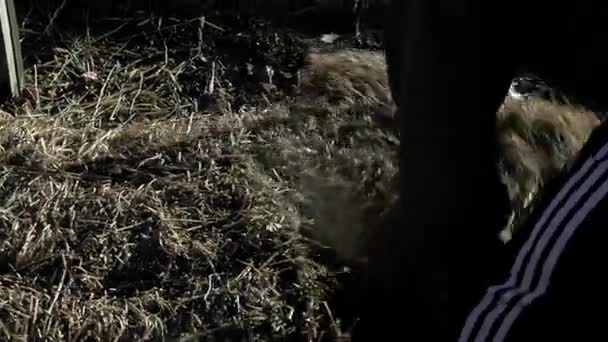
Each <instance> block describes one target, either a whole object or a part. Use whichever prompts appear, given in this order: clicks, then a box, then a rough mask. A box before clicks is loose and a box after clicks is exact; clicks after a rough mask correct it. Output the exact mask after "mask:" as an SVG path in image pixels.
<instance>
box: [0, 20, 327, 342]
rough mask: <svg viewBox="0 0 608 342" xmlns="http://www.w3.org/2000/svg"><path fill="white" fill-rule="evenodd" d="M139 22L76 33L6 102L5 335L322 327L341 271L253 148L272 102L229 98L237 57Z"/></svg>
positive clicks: (0, 153)
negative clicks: (328, 264) (128, 31)
mask: <svg viewBox="0 0 608 342" xmlns="http://www.w3.org/2000/svg"><path fill="white" fill-rule="evenodd" d="M195 24H196V23H194V24H192V25H195ZM187 25H188V24H184V26H186V27H188V26H187ZM192 25H191V26H192ZM194 27H196V26H194ZM190 28H192V27H190ZM143 29H144V34H149V36H150V37H148V38H149V39H150V41H149V42H148V44H142V42H141V40H140V41H137V39H136V38H131V39H124V38H123V39H122V40H118V39H116V38H108V37H106V38H103V35H101V34H100V35H98V36H93V35H92V36H86V35H80V34H72V35H68V34H65V35H64V36H63V37H60V38H59V40H58V41H57V42H55V44H56V47H54V48H53V50H51V51H45V50H42V54H41V55H44V54H45V53H48V55H46V56H43V57H44V58H46V60H45V59H42V58H41V57H40V56H35V55H34V56H33V57H38V58H41V59H40V60H38V63H36V64H33V65H31V62H32V59H33V58H32V56H30V57H29V58H30V65H31V66H30V67H29V68H28V69H27V72H26V84H27V86H26V89H25V92H24V94H25V95H24V96H23V97H22V98H19V99H16V100H14V101H12V102H9V103H8V104H6V106H5V107H4V112H3V116H2V120H1V122H0V160H1V163H0V165H1V166H0V180H1V181H0V193H1V196H0V208H1V210H0V237H1V241H2V245H1V246H0V271H1V272H0V273H1V274H0V317H2V319H0V336H1V338H2V339H7V340H8V339H16V338H25V339H28V340H29V339H42V338H44V339H45V340H49V341H62V340H85V339H86V340H159V339H165V338H176V337H180V336H186V335H189V334H194V335H195V336H198V337H200V338H203V339H205V340H209V339H211V338H212V337H215V338H217V339H219V340H225V338H227V337H228V336H230V337H232V338H236V337H238V336H241V337H247V338H251V339H255V340H260V339H265V340H268V339H271V338H272V339H277V338H278V339H281V338H283V339H285V338H296V337H299V338H302V339H309V338H310V339H317V338H318V337H319V336H320V334H322V333H324V331H325V330H327V327H328V326H329V321H328V320H326V318H327V317H328V312H327V308H326V306H325V305H324V304H323V301H324V300H325V299H326V298H327V297H328V295H329V293H330V289H331V286H332V284H333V278H332V277H331V276H330V274H329V273H328V271H327V269H326V268H325V267H324V266H322V265H320V264H319V263H317V262H315V261H314V260H312V259H311V258H310V257H309V255H311V252H310V250H309V248H308V247H307V244H305V243H304V242H303V241H302V239H301V238H300V236H299V234H298V215H297V211H296V210H295V208H294V207H293V205H291V204H290V203H289V202H287V201H286V200H285V197H286V194H287V193H289V192H290V191H292V189H290V187H289V186H288V185H289V184H288V183H287V182H285V181H283V180H282V179H281V178H280V177H279V176H278V174H276V173H268V172H267V170H264V169H263V167H262V166H260V164H259V163H258V162H257V161H256V154H258V153H259V151H260V150H264V149H265V148H266V146H267V144H268V139H269V134H270V133H264V134H262V133H260V134H258V135H254V134H252V133H251V130H252V129H255V125H256V123H257V122H258V121H260V120H261V117H260V116H259V115H258V114H256V113H257V112H251V113H243V114H242V115H239V114H235V113H232V112H231V111H230V110H229V108H230V105H233V104H234V102H231V101H234V98H235V93H234V92H232V91H233V89H234V88H231V87H230V86H229V85H226V84H228V82H227V79H228V76H227V74H228V73H227V72H225V70H227V69H228V68H230V67H234V65H230V64H228V62H225V61H222V60H221V58H218V59H216V60H215V62H216V63H215V64H213V63H211V61H210V62H209V63H205V62H204V61H201V58H202V55H201V54H200V53H198V52H196V51H195V52H194V54H193V55H192V56H190V55H188V54H187V53H186V54H184V53H183V51H184V50H185V49H188V46H182V47H181V48H180V45H179V43H182V44H184V45H186V44H191V43H192V42H191V41H187V40H184V42H180V40H179V39H176V38H175V37H173V39H174V40H173V41H168V40H167V39H166V38H165V37H162V36H161V37H159V36H158V35H157V36H154V35H155V34H156V33H155V31H154V30H153V29H150V28H147V27H144V28H143ZM146 29H147V31H146ZM150 32H151V33H150ZM39 37H40V34H39V33H37V32H36V31H35V30H34V29H30V30H29V31H28V32H27V33H26V34H25V35H24V39H25V43H24V45H26V46H28V45H27V44H28V42H32V41H38V42H40V40H39ZM122 37H124V35H123V36H122ZM138 37H141V36H138ZM195 43H196V42H195ZM30 44H31V43H30ZM32 45H34V44H32ZM159 46H161V47H163V48H159ZM29 51H30V52H32V53H35V52H36V51H32V50H29ZM34 61H36V60H35V59H34ZM222 62H225V64H223V65H222ZM213 65H215V68H216V69H215V71H213V68H214V66H213ZM211 75H215V78H214V77H212V76H211ZM197 82H198V83H197ZM210 83H211V84H213V87H214V90H213V91H211V90H210V89H209V88H210V87H211V86H210ZM195 86H196V87H200V88H198V89H195V88H194V87H195ZM197 91H201V92H206V94H207V95H208V96H209V97H213V99H215V100H216V102H217V105H216V108H217V109H216V110H215V111H214V110H213V109H209V108H206V110H205V111H204V112H203V111H202V109H200V110H199V111H198V112H197V111H195V104H194V103H193V96H194V95H197ZM199 95H201V96H202V95H204V94H200V93H199ZM258 98H260V97H258ZM252 102H254V101H252ZM248 125H249V126H251V127H248ZM275 174H276V176H275Z"/></svg>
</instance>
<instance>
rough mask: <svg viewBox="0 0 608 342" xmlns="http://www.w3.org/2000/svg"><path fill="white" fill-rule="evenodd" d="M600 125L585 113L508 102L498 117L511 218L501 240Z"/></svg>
mask: <svg viewBox="0 0 608 342" xmlns="http://www.w3.org/2000/svg"><path fill="white" fill-rule="evenodd" d="M599 123H600V121H599V120H598V118H597V115H596V114H595V113H593V112H590V111H587V110H585V109H584V108H577V107H572V106H568V105H563V104H558V103H555V102H550V101H548V100H543V99H531V100H523V99H514V98H507V99H506V100H505V102H504V104H503V106H502V107H501V108H500V110H499V112H498V131H499V132H500V135H499V139H500V145H501V150H502V154H501V160H500V166H501V167H500V170H501V173H502V179H503V182H504V183H505V184H506V185H507V189H508V191H509V196H510V199H511V204H512V213H511V218H510V221H509V224H508V226H507V227H506V229H505V231H504V233H503V238H504V239H507V240H508V239H510V237H511V234H512V233H513V232H515V231H517V229H518V228H519V227H520V226H521V225H522V223H523V222H524V221H525V218H526V217H528V215H529V213H530V212H531V210H532V209H533V208H534V200H535V199H536V198H537V194H538V193H539V191H541V190H542V189H543V187H544V185H545V184H546V183H547V182H549V181H551V180H552V179H553V178H554V177H555V176H557V174H558V173H559V172H560V171H561V170H562V168H563V167H564V165H565V163H566V162H568V161H569V160H571V159H572V158H573V157H574V156H575V155H576V154H577V153H578V151H580V149H581V148H582V147H583V145H584V143H585V142H586V141H587V139H588V138H589V135H590V134H591V132H592V131H593V129H594V128H595V127H597V126H598V125H599Z"/></svg>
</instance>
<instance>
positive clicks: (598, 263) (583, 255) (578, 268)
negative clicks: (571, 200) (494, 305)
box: [462, 123, 608, 341]
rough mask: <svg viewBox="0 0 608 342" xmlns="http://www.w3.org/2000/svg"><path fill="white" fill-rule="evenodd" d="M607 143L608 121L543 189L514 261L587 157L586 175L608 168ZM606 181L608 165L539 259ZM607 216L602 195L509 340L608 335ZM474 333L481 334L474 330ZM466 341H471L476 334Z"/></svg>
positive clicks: (582, 338) (607, 202) (514, 244)
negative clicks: (607, 309) (602, 153)
mask: <svg viewBox="0 0 608 342" xmlns="http://www.w3.org/2000/svg"><path fill="white" fill-rule="evenodd" d="M607 145H608V123H604V124H602V125H601V126H600V127H598V128H597V129H596V130H595V131H594V132H593V134H592V136H591V137H590V139H589V140H588V141H587V143H586V144H585V146H584V147H583V149H582V151H581V152H580V153H579V155H578V156H577V158H576V160H575V161H573V162H572V164H571V165H570V166H569V167H568V169H567V170H565V171H564V172H563V174H562V175H561V176H560V177H559V178H558V179H557V180H556V181H554V182H552V183H550V185H549V187H548V188H547V189H546V190H545V191H544V194H543V198H542V200H541V202H540V203H539V205H538V206H537V208H536V210H535V211H534V213H533V215H532V216H531V217H530V219H529V221H528V224H527V225H528V226H527V227H526V228H525V232H526V234H519V235H517V236H516V238H515V239H514V241H512V242H511V246H510V248H511V250H512V253H511V256H512V259H511V263H513V262H514V260H515V258H516V256H517V253H518V252H519V251H520V249H521V248H522V246H524V244H525V242H526V241H527V240H528V239H529V238H530V233H531V232H532V229H533V227H534V225H535V224H536V223H537V222H538V220H539V219H540V216H541V215H542V214H543V213H544V211H545V209H546V208H547V206H548V205H549V203H550V202H551V201H552V200H553V199H554V198H555V196H556V195H557V193H558V192H559V191H560V190H561V189H562V188H563V187H564V185H565V183H566V182H567V181H568V180H569V179H570V177H571V176H572V175H573V174H574V173H575V172H577V171H578V170H580V169H581V167H582V166H583V164H584V163H586V162H587V161H588V160H589V158H594V159H595V160H594V164H593V166H592V167H591V168H590V169H589V170H588V172H587V176H586V177H589V175H590V174H591V173H592V172H594V171H597V170H599V169H600V168H605V169H606V170H608V165H607V164H608V162H605V159H606V158H605V157H604V158H603V159H602V158H600V156H599V151H600V150H601V149H602V148H603V147H604V146H607ZM586 177H583V178H582V179H581V180H580V181H579V182H577V183H575V186H574V187H573V189H572V191H576V190H577V189H578V188H579V187H580V186H581V184H582V183H583V182H584V181H585V180H587V179H588V178H586ZM603 182H605V183H608V171H603V175H602V176H600V177H599V178H598V180H597V181H596V182H595V183H594V186H592V187H591V188H590V191H589V192H588V193H586V194H585V195H583V196H582V197H581V201H580V202H579V203H578V204H577V205H576V206H575V207H574V210H573V211H572V212H570V213H569V214H568V215H566V217H565V220H564V223H563V224H561V225H560V226H558V227H559V228H558V230H557V232H556V236H553V237H552V238H551V239H548V240H547V241H548V243H547V248H546V250H545V251H544V252H543V253H542V254H541V260H546V258H547V255H548V251H549V250H550V249H551V247H554V246H555V243H556V240H557V235H559V234H560V233H562V232H563V231H564V229H565V222H567V221H568V219H570V218H572V217H573V216H574V215H576V214H577V213H579V212H580V210H581V206H582V203H583V202H585V200H587V199H589V198H590V197H591V196H592V195H593V194H594V193H596V192H597V190H598V189H599V187H600V186H601V185H602V183H603ZM607 220H608V200H607V198H606V197H602V198H601V200H600V202H599V204H598V205H597V206H596V207H595V208H594V209H593V210H591V211H590V212H589V214H588V215H586V216H584V219H583V221H582V223H581V224H580V225H579V226H578V228H577V229H576V230H575V231H574V234H573V235H572V237H571V238H570V239H569V240H568V243H567V244H566V245H565V248H564V249H563V252H562V253H561V254H559V255H560V257H559V259H557V260H558V261H557V264H556V267H555V269H554V271H553V273H552V274H553V275H552V277H551V278H550V281H549V286H548V288H547V290H546V292H545V293H544V295H542V296H540V297H539V298H538V299H536V300H535V301H532V302H531V304H529V305H528V306H526V307H525V308H524V309H523V310H522V311H521V314H520V315H519V316H518V318H517V319H516V320H514V323H513V325H512V326H511V328H510V329H509V330H508V331H509V332H508V334H507V335H506V339H505V341H534V340H543V341H564V340H572V341H586V340H591V339H592V338H593V340H604V339H606V338H608V332H607V331H606V329H604V325H603V324H602V323H603V321H604V317H605V315H604V311H603V309H604V308H605V307H606V304H608V295H607V294H606V293H607V292H606V289H607V288H608V287H607V286H608V280H606V278H605V275H606V272H605V271H604V270H605V269H606V268H605V267H604V265H603V263H604V257H603V253H604V249H605V248H606V247H605V244H606V238H607V237H608V236H607V234H606V227H605V225H606V222H608V221H607ZM537 240H539V239H537ZM525 260H526V262H525V263H524V265H527V263H529V262H530V258H527V259H525ZM524 268H525V267H524ZM540 274H541V272H540V269H537V270H536V272H535V273H534V278H533V281H532V283H533V284H536V283H537V282H538V281H539V278H540ZM508 275H509V274H508V273H505V275H504V279H506V278H507V277H508ZM520 277H521V275H520ZM520 297H521V296H520ZM513 303H514V301H511V302H509V305H508V306H507V310H505V312H504V313H503V314H501V315H500V316H499V318H498V319H497V320H496V323H495V324H494V325H493V326H492V329H491V332H490V335H489V337H488V338H487V339H486V340H487V341H498V339H494V338H495V334H496V332H497V331H498V326H499V325H500V324H502V323H503V322H504V320H505V316H506V313H508V312H510V311H509V310H510V309H512V307H513ZM486 316H487V315H481V316H480V317H479V319H478V320H477V325H476V327H477V328H479V325H480V321H481V320H483V319H485V317H486ZM475 330H477V329H475ZM472 336H477V335H476V334H473V335H472ZM462 341H473V339H467V340H462Z"/></svg>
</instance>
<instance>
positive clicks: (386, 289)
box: [354, 0, 608, 341]
mask: <svg viewBox="0 0 608 342" xmlns="http://www.w3.org/2000/svg"><path fill="white" fill-rule="evenodd" d="M593 5H596V6H597V4H595V3H594V4H593ZM386 13H387V14H386V18H387V20H386V33H385V38H386V42H385V44H386V46H385V47H386V57H387V63H388V73H389V78H390V83H391V92H392V95H393V98H394V100H395V102H396V105H397V107H398V110H397V111H398V114H397V115H398V116H399V119H400V120H399V124H400V135H401V151H400V153H401V165H400V167H401V171H400V173H401V179H400V182H401V183H400V186H401V207H400V208H395V210H394V213H393V216H392V218H390V220H389V221H390V222H387V223H386V224H387V225H388V226H389V227H390V228H389V229H390V230H391V233H390V238H389V239H388V240H389V242H390V243H386V244H380V245H378V246H377V250H376V251H375V252H374V253H373V254H372V255H371V257H370V267H369V269H370V270H371V271H370V283H369V288H368V291H369V292H368V293H369V298H370V299H369V300H368V301H367V302H365V309H364V314H363V317H362V320H361V322H360V325H359V329H358V330H357V331H356V332H355V334H354V337H355V340H358V339H359V340H370V341H375V340H395V337H392V336H391V335H395V336H397V339H398V340H403V341H406V340H411V341H456V340H457V338H458V335H459V332H460V330H461V329H462V327H463V324H464V321H465V319H466V316H467V315H468V313H469V312H470V310H471V309H472V308H473V307H474V306H475V304H476V303H477V302H478V301H479V299H480V298H481V297H482V296H483V293H484V291H485V290H486V288H487V287H488V286H490V285H492V284H496V283H498V282H501V281H502V280H503V277H504V275H505V274H508V268H509V267H510V264H511V263H512V259H513V257H512V256H513V251H511V250H510V248H508V247H505V246H504V245H503V244H501V243H500V242H499V240H498V238H497V234H498V230H499V229H500V228H501V227H502V224H503V223H504V221H503V220H504V214H505V213H506V209H507V206H508V204H507V195H506V192H505V189H504V187H503V186H502V185H501V184H500V181H499V178H498V171H497V145H496V122H495V120H496V115H495V113H496V111H497V109H498V107H499V105H500V104H501V102H502V101H503V100H504V96H505V95H506V93H507V91H508V89H509V85H510V83H511V81H512V79H513V77H515V76H516V75H517V74H518V73H521V72H533V73H535V74H537V75H539V76H540V77H541V78H542V79H543V80H545V81H546V82H547V83H548V84H549V85H550V86H552V87H555V88H557V89H559V90H560V91H561V92H563V93H564V94H565V95H566V96H568V97H569V98H570V99H571V100H572V102H573V103H574V104H580V105H584V106H586V107H588V108H589V109H593V110H596V111H602V112H603V111H605V110H606V109H607V108H608V101H607V100H606V95H608V93H607V90H608V89H607V87H608V83H607V81H608V62H607V61H608V48H606V47H605V46H606V44H605V42H603V41H602V37H603V30H602V27H601V25H602V22H603V20H602V19H603V18H605V17H606V16H605V13H607V12H606V11H605V9H603V8H596V7H593V6H592V4H591V1H582V2H575V3H571V4H570V6H560V5H557V4H555V3H550V2H548V1H535V2H524V1H521V0H516V1H511V2H509V3H500V4H498V3H494V2H489V1H486V2H482V1H470V0H454V1H438V0H393V1H391V4H390V5H389V6H388V8H387V12H386ZM539 31H540V32H541V33H542V34H537V33H535V32H539ZM463 94H466V95H463ZM361 300H362V301H365V299H364V298H362V299H361Z"/></svg>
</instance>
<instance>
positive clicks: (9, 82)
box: [0, 0, 23, 98]
mask: <svg viewBox="0 0 608 342" xmlns="http://www.w3.org/2000/svg"><path fill="white" fill-rule="evenodd" d="M0 30H1V31H2V44H1V45H2V46H1V47H2V51H3V52H4V53H0V91H1V92H2V93H0V96H2V97H3V98H6V97H7V95H9V96H19V95H20V93H21V89H22V88H23V60H22V58H21V43H20V41H19V25H18V22H17V15H16V13H15V3H14V1H13V0H0Z"/></svg>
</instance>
